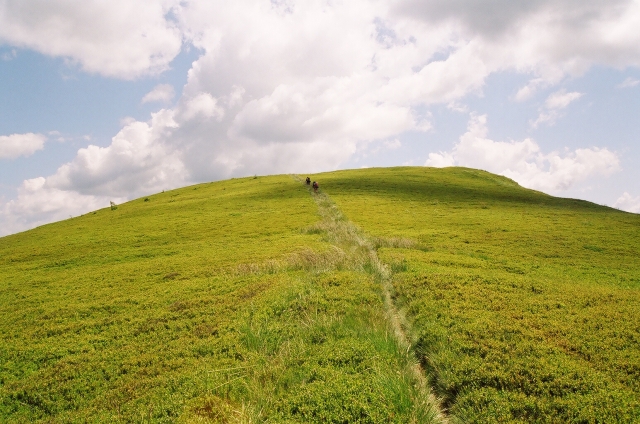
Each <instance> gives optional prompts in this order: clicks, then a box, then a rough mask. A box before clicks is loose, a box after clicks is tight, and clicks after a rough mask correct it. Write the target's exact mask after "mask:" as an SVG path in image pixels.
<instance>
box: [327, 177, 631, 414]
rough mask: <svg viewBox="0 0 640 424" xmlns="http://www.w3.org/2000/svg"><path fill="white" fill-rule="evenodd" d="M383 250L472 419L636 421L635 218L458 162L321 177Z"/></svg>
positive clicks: (447, 384) (434, 366)
mask: <svg viewBox="0 0 640 424" xmlns="http://www.w3.org/2000/svg"><path fill="white" fill-rule="evenodd" d="M317 178H318V179H319V180H320V181H322V183H323V184H322V186H323V188H324V189H325V190H327V191H329V192H330V193H332V198H333V200H334V201H335V202H336V204H337V205H338V206H339V207H340V208H341V209H342V211H343V212H344V213H345V215H346V216H347V217H348V218H349V219H350V220H352V221H353V222H354V223H356V224H357V225H359V226H360V227H361V228H362V229H363V230H364V231H365V232H367V233H369V234H371V235H373V236H380V237H406V238H409V239H412V240H414V242H415V244H414V246H413V247H411V248H404V249H397V248H381V249H380V250H379V255H380V258H381V259H382V260H383V261H385V262H387V263H388V264H389V265H390V267H391V269H392V270H393V271H394V272H395V275H394V286H395V290H396V302H397V304H399V305H400V306H402V307H403V308H404V310H405V313H406V314H407V316H408V318H409V320H410V322H411V324H412V327H413V334H414V341H415V346H414V348H415V353H416V355H418V356H419V358H420V359H421V361H422V362H423V365H424V367H425V368H426V370H427V372H428V374H429V377H430V378H431V382H432V384H433V386H434V388H435V391H436V393H437V394H438V395H439V396H441V397H442V398H443V401H444V405H445V406H446V407H447V408H448V410H449V413H450V415H451V416H453V417H456V418H458V419H460V420H462V421H465V422H635V421H640V398H639V397H638V393H640V317H639V315H638V311H640V260H639V259H638V258H640V216H638V215H633V214H628V213H623V212H620V211H617V210H613V209H610V208H606V207H601V206H598V205H594V204H591V203H588V202H583V201H578V200H571V199H559V198H554V197H551V196H547V195H544V194H542V193H539V192H535V191H531V190H525V189H522V188H520V187H519V186H517V184H515V183H513V182H512V181H510V180H508V179H506V178H503V177H498V176H495V175H492V174H489V173H486V172H482V171H476V170H471V169H464V168H449V169H441V170H440V169H438V170H437V169H429V168H392V169H371V170H359V171H343V172H336V173H331V174H325V175H321V176H318V177H317Z"/></svg>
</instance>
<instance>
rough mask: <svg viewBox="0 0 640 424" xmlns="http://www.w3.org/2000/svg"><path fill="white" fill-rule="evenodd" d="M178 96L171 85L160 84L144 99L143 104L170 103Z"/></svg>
mask: <svg viewBox="0 0 640 424" xmlns="http://www.w3.org/2000/svg"><path fill="white" fill-rule="evenodd" d="M175 95H176V93H175V90H174V89H173V86H172V85H171V84H158V85H156V86H155V87H153V90H151V91H150V92H148V93H147V94H145V95H144V97H143V98H142V103H150V102H162V103H169V102H170V101H171V100H173V97H174V96H175Z"/></svg>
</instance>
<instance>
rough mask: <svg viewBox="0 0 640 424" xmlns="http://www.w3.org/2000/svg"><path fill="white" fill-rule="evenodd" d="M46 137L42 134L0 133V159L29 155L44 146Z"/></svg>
mask: <svg viewBox="0 0 640 424" xmlns="http://www.w3.org/2000/svg"><path fill="white" fill-rule="evenodd" d="M45 141H47V137H46V136H44V135H42V134H34V133H26V134H11V135H0V159H15V158H17V157H19V156H29V155H32V154H33V153H35V152H36V151H38V150H41V149H42V148H43V147H44V142H45Z"/></svg>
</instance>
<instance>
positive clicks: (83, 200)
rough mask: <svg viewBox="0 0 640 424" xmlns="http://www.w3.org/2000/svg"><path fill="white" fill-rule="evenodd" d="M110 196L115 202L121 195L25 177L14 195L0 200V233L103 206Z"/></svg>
mask: <svg viewBox="0 0 640 424" xmlns="http://www.w3.org/2000/svg"><path fill="white" fill-rule="evenodd" d="M110 200H113V201H116V202H118V203H119V202H120V201H121V200H124V199H121V198H107V197H103V196H94V195H83V194H80V193H77V192H74V191H66V190H61V189H58V188H55V187H51V186H50V185H49V184H47V180H46V178H44V177H38V178H33V179H29V180H25V181H24V182H23V183H22V185H21V186H20V187H19V188H18V196H17V198H16V199H13V200H10V201H9V202H7V203H5V204H0V218H1V219H2V226H0V236H3V235H6V234H11V233H15V232H18V231H22V230H25V229H28V228H32V227H35V226H38V225H42V224H47V223H49V222H52V221H59V220H62V219H66V218H69V217H70V216H77V215H79V214H82V213H85V212H88V211H91V210H96V209H99V208H103V207H106V206H109V201H110Z"/></svg>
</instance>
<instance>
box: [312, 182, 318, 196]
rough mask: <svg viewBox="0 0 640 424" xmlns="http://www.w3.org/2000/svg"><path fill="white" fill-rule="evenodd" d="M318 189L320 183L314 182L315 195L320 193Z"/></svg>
mask: <svg viewBox="0 0 640 424" xmlns="http://www.w3.org/2000/svg"><path fill="white" fill-rule="evenodd" d="M318 187H319V185H318V183H317V182H315V181H314V182H313V192H314V193H317V192H318Z"/></svg>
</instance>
